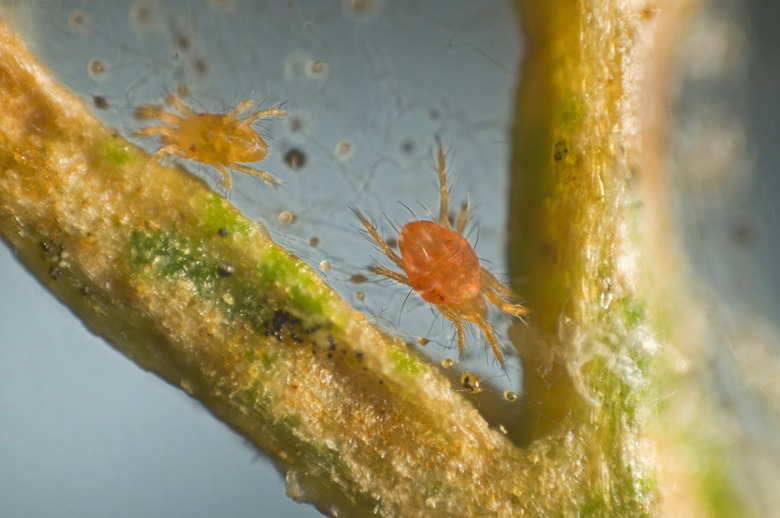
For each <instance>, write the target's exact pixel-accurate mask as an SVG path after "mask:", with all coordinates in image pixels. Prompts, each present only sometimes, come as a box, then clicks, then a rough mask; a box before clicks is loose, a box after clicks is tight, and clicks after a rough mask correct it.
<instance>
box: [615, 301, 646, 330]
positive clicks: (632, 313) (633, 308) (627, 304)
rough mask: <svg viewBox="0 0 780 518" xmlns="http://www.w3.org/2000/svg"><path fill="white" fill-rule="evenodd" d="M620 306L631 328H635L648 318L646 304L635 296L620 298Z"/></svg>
mask: <svg viewBox="0 0 780 518" xmlns="http://www.w3.org/2000/svg"><path fill="white" fill-rule="evenodd" d="M620 307H621V308H622V309H623V316H624V317H625V319H626V323H627V324H628V326H629V327H630V328H634V327H636V326H638V325H639V324H641V323H642V322H644V321H645V320H646V318H647V311H646V309H645V304H644V303H643V302H642V301H640V300H637V299H635V298H633V297H625V298H623V299H621V300H620Z"/></svg>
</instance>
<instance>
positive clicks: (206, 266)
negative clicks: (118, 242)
mask: <svg viewBox="0 0 780 518" xmlns="http://www.w3.org/2000/svg"><path fill="white" fill-rule="evenodd" d="M129 242H130V264H131V266H132V267H133V269H134V270H136V272H140V271H141V270H142V269H143V268H145V267H147V266H152V267H153V268H154V270H155V271H156V272H159V273H160V274H162V275H163V276H165V277H168V278H171V279H173V278H177V279H186V280H189V281H190V282H192V283H193V284H194V285H195V289H196V290H197V291H198V294H199V295H206V294H208V293H210V292H211V291H212V290H213V288H214V282H215V280H216V272H217V264H216V263H214V262H213V261H210V260H207V259H205V258H204V252H203V244H202V242H201V241H199V240H195V239H189V238H185V237H183V236H181V235H178V234H172V233H166V232H162V231H158V230H153V231H148V230H134V231H132V232H131V233H130V238H129Z"/></svg>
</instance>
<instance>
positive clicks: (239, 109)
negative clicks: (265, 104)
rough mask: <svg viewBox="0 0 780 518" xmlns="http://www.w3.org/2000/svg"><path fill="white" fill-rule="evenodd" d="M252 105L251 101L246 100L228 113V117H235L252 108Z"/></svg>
mask: <svg viewBox="0 0 780 518" xmlns="http://www.w3.org/2000/svg"><path fill="white" fill-rule="evenodd" d="M252 104H254V103H253V101H252V99H247V100H246V101H244V102H242V103H241V104H239V105H238V106H236V107H235V108H233V109H232V110H230V113H228V117H235V116H236V115H238V114H239V113H241V112H242V111H244V110H246V109H247V108H249V107H250V106H252Z"/></svg>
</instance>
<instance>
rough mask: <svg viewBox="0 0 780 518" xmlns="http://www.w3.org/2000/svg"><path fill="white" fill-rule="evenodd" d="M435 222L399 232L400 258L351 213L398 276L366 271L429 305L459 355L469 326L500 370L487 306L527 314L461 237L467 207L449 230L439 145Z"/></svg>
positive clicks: (375, 268) (416, 223) (377, 269)
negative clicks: (453, 335) (446, 323)
mask: <svg viewBox="0 0 780 518" xmlns="http://www.w3.org/2000/svg"><path fill="white" fill-rule="evenodd" d="M438 161H439V168H438V174H439V185H440V189H439V220H438V221H413V222H411V223H407V224H406V225H404V227H403V228H402V229H401V232H400V233H399V236H398V248H399V249H400V251H401V257H399V256H398V254H396V253H395V252H394V251H393V250H392V249H391V248H390V246H389V245H388V244H387V243H386V242H385V240H384V239H382V236H380V235H379V232H378V231H377V230H376V228H375V227H374V225H372V224H371V223H370V222H369V221H368V220H367V219H366V218H365V217H363V215H362V214H360V213H359V212H356V214H357V217H358V218H360V221H361V223H363V226H364V227H366V230H368V233H369V235H370V236H371V238H372V239H373V241H374V243H376V245H377V246H378V247H379V249H380V250H381V251H382V253H383V254H385V255H386V256H387V257H388V258H389V259H390V260H391V261H393V262H394V263H395V264H396V266H398V267H399V268H400V269H401V270H402V271H403V273H398V272H394V271H393V270H390V269H388V268H385V267H383V266H372V267H370V268H369V269H370V270H371V271H372V272H374V273H377V274H379V275H382V276H384V277H387V278H388V279H392V280H394V281H396V282H400V283H402V284H406V285H408V286H411V287H412V289H413V290H414V291H416V292H417V293H418V294H419V295H420V297H422V299H423V300H425V301H426V302H428V303H430V304H432V305H433V306H435V307H436V309H438V310H439V312H440V313H441V314H442V315H443V316H444V317H445V318H447V319H448V320H450V321H451V322H452V323H453V324H454V325H455V329H456V330H457V332H458V350H459V352H460V355H461V357H462V356H463V355H464V352H465V345H464V344H465V335H466V333H465V331H464V324H463V321H464V320H466V321H468V322H472V323H474V324H476V325H477V327H479V329H480V330H481V331H482V332H483V333H484V334H485V338H486V339H487V341H488V343H489V344H490V347H491V348H492V349H493V354H494V355H495V357H496V359H497V360H498V361H499V363H501V365H503V364H504V356H503V354H502V353H501V349H500V348H499V346H498V341H497V340H496V335H495V332H494V331H493V327H492V326H491V325H490V323H489V322H488V321H487V310H488V308H487V303H486V301H485V299H487V302H490V303H491V304H493V305H494V306H496V307H498V308H499V309H500V310H501V311H503V312H505V313H509V314H511V315H515V316H518V317H519V316H521V315H524V314H526V312H527V311H528V310H527V309H526V308H525V307H523V306H521V305H520V304H517V303H516V299H517V296H516V295H515V294H514V293H513V292H512V290H510V289H509V288H507V287H506V286H504V285H503V284H502V283H501V282H500V281H499V280H498V279H496V278H495V277H494V276H493V274H491V273H490V272H488V271H487V270H486V269H485V268H483V267H481V266H480V265H479V259H478V258H477V255H476V254H475V253H474V249H473V248H471V245H470V244H469V242H468V241H466V239H465V238H464V237H463V229H464V227H465V226H466V221H467V220H468V217H469V207H468V206H464V208H463V209H462V210H461V211H460V213H459V214H458V217H457V218H456V220H455V228H454V229H453V227H452V223H451V222H450V217H449V215H448V212H447V211H448V194H447V173H446V171H445V168H444V147H443V145H442V144H439V157H438Z"/></svg>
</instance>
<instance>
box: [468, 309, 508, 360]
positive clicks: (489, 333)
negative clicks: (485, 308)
mask: <svg viewBox="0 0 780 518" xmlns="http://www.w3.org/2000/svg"><path fill="white" fill-rule="evenodd" d="M472 322H474V323H475V324H477V326H478V327H479V328H480V329H481V330H482V332H483V333H485V338H487V341H488V343H489V344H490V348H491V349H493V355H494V356H495V357H496V359H497V360H498V363H500V364H501V366H502V367H503V366H504V355H503V354H502V353H501V348H500V347H499V346H498V341H497V340H496V333H495V332H494V331H493V327H491V325H490V323H489V322H488V321H487V320H485V318H484V317H482V316H479V315H475V318H474V320H472Z"/></svg>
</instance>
